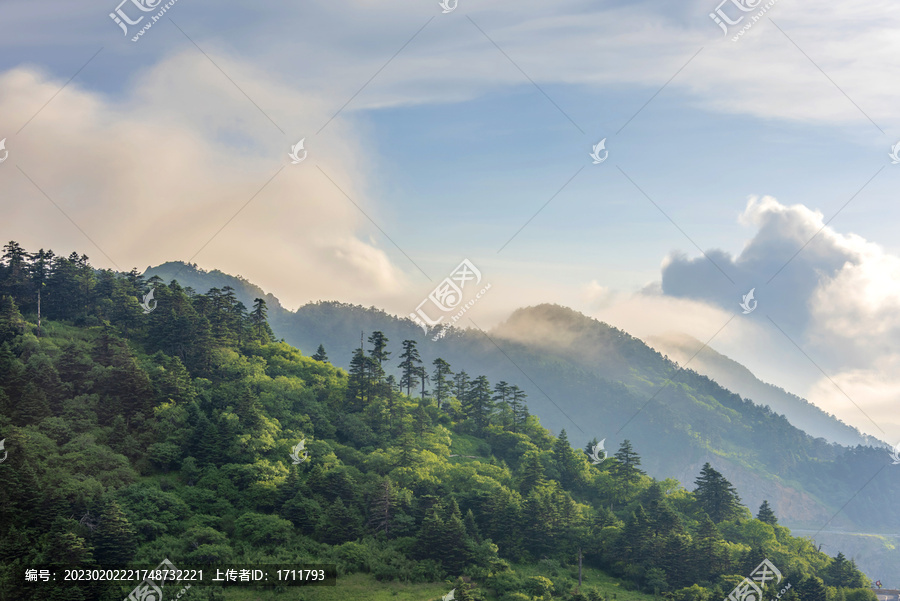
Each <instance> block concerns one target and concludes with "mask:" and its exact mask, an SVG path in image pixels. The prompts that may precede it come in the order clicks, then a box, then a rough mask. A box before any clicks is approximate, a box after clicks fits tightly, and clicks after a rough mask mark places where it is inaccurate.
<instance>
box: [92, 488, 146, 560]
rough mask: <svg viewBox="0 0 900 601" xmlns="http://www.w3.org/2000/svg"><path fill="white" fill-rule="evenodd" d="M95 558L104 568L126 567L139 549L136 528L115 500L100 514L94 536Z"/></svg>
mask: <svg viewBox="0 0 900 601" xmlns="http://www.w3.org/2000/svg"><path fill="white" fill-rule="evenodd" d="M91 538H92V542H93V544H94V556H95V557H96V558H97V562H98V563H99V564H100V565H102V566H124V565H126V564H127V563H128V561H129V560H131V558H132V556H133V555H134V552H135V550H136V549H137V538H136V532H135V530H134V526H132V525H131V522H129V521H128V518H127V517H126V516H125V512H123V511H122V508H121V507H119V504H118V503H117V502H116V501H115V500H110V501H108V502H107V503H106V504H105V506H104V507H103V510H102V511H101V513H100V525H99V526H97V529H96V530H95V531H94V533H93V535H92V537H91Z"/></svg>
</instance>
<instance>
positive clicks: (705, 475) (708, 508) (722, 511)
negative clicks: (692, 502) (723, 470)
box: [694, 462, 741, 524]
mask: <svg viewBox="0 0 900 601" xmlns="http://www.w3.org/2000/svg"><path fill="white" fill-rule="evenodd" d="M694 484H696V485H697V488H696V489H695V490H694V496H695V497H696V498H697V502H698V503H699V504H700V507H701V508H702V509H703V510H704V511H705V512H706V513H707V515H709V517H710V519H712V521H713V522H715V523H717V524H718V523H719V522H723V521H725V520H730V519H733V518H736V517H738V516H739V515H740V512H741V498H740V497H739V496H738V494H737V490H736V489H735V488H734V487H733V486H732V485H731V482H729V481H728V480H726V479H725V477H724V476H722V474H720V473H719V472H717V471H716V470H715V469H713V467H712V466H711V465H710V464H709V463H708V462H707V463H706V464H704V465H703V469H702V470H700V476H699V477H698V478H697V480H696V481H695V482H694Z"/></svg>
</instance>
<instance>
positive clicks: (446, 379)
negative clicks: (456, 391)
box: [431, 357, 453, 409]
mask: <svg viewBox="0 0 900 601" xmlns="http://www.w3.org/2000/svg"><path fill="white" fill-rule="evenodd" d="M431 364H432V365H434V373H433V375H432V377H431V383H432V388H433V391H434V400H435V401H436V402H437V404H438V407H440V408H442V409H444V408H445V407H444V401H446V400H447V398H448V397H449V396H450V387H451V383H450V376H452V375H453V372H452V371H450V364H449V363H447V362H446V361H444V360H443V359H441V358H440V357H439V358H437V359H435V360H434V361H432V362H431Z"/></svg>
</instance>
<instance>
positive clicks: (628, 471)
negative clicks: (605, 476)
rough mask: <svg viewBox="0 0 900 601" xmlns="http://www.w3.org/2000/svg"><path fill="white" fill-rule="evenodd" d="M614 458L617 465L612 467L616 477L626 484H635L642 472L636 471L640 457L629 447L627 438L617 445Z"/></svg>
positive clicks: (629, 443) (629, 442)
mask: <svg viewBox="0 0 900 601" xmlns="http://www.w3.org/2000/svg"><path fill="white" fill-rule="evenodd" d="M614 457H615V458H616V460H617V463H616V464H615V466H614V467H613V470H614V473H615V475H616V476H617V477H619V478H620V479H622V480H623V481H624V482H625V483H626V484H629V483H634V482H637V481H638V480H639V479H640V477H641V475H643V473H644V472H642V471H641V470H639V469H638V466H639V465H640V464H641V457H640V455H638V454H637V453H636V452H635V450H634V448H633V447H632V446H631V441H630V440H628V439H627V438H626V439H625V440H623V441H622V444H621V445H619V450H618V451H616V454H615V455H614Z"/></svg>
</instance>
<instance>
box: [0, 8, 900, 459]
mask: <svg viewBox="0 0 900 601" xmlns="http://www.w3.org/2000/svg"><path fill="white" fill-rule="evenodd" d="M169 5H170V6H169ZM169 5H167V4H164V3H162V2H160V0H126V2H124V3H122V4H117V2H115V1H111V2H106V1H96V0H89V1H86V2H82V3H78V4H77V5H74V4H72V3H71V2H61V1H45V2H41V3H34V2H30V1H29V2H26V1H24V0H22V1H20V0H6V1H5V2H3V3H2V4H0V139H4V138H5V144H4V146H5V149H4V150H0V158H2V157H3V156H4V153H6V152H8V153H9V154H8V155H7V156H6V159H5V160H3V162H2V163H0V239H2V240H3V241H4V242H5V241H7V240H16V241H18V242H19V243H21V244H22V245H23V246H25V248H26V249H28V250H36V249H37V248H52V249H53V250H54V251H56V252H57V253H65V254H68V253H69V252H71V251H73V250H75V251H78V252H79V253H85V254H87V255H88V256H89V257H90V258H91V261H92V263H93V264H94V265H96V266H99V267H103V268H112V269H119V270H125V271H127V270H129V269H131V268H132V267H137V268H139V269H144V268H146V267H148V266H151V265H158V264H160V263H163V262H165V261H175V260H182V261H192V262H196V263H198V264H199V265H200V266H201V267H203V268H206V269H221V270H222V271H225V272H228V273H232V274H235V275H242V276H243V277H246V278H248V279H250V280H251V281H253V282H254V283H256V284H258V285H259V286H261V287H262V288H263V289H265V290H266V291H267V292H271V293H273V294H275V295H276V296H277V297H278V298H279V299H281V301H282V302H283V304H285V306H287V307H289V308H296V307H298V306H300V305H301V304H303V303H306V302H310V301H316V300H340V301H344V302H352V303H358V304H363V305H366V306H377V307H381V308H384V309H385V310H387V311H389V312H391V313H395V314H397V315H404V316H405V315H408V314H409V313H411V312H413V311H414V310H415V309H416V307H417V306H419V304H420V303H421V302H422V300H423V299H425V298H427V295H428V294H429V293H430V292H431V291H432V290H433V289H435V287H436V286H439V284H440V283H441V281H442V280H443V279H444V278H446V277H448V276H449V275H450V274H451V272H452V271H453V270H454V268H456V266H457V265H459V264H460V262H461V261H462V260H463V259H468V260H469V261H471V263H472V264H473V265H476V266H477V268H478V270H479V271H480V273H481V275H482V278H483V282H485V283H490V285H491V288H490V290H489V292H488V293H487V294H485V295H483V298H479V299H478V302H477V304H475V305H474V306H473V307H472V308H471V309H470V310H469V311H468V312H467V313H466V318H471V321H469V322H468V323H467V324H466V325H469V326H473V324H477V326H478V327H481V328H490V327H492V326H494V325H496V324H498V323H499V322H501V321H502V320H503V319H504V318H505V317H506V316H507V315H508V314H509V313H510V312H511V311H512V310H513V309H515V308H517V307H521V306H528V305H535V304H538V303H544V302H550V303H558V304H561V305H565V306H569V307H572V308H575V309H577V310H579V311H582V312H584V313H586V314H588V315H592V316H595V317H597V318H598V319H602V320H604V321H607V322H609V323H611V324H612V325H616V326H618V327H621V328H623V329H625V330H627V331H629V332H630V333H632V334H634V335H637V336H650V335H655V334H661V333H665V332H667V331H683V332H686V333H688V334H691V335H693V336H695V337H696V338H698V339H699V340H701V341H703V342H707V343H708V344H709V345H710V346H711V347H712V348H714V349H715V350H717V351H719V352H722V353H724V354H726V355H728V356H730V357H732V358H734V359H735V360H737V361H740V362H741V363H743V364H745V365H746V366H748V367H749V368H750V369H751V370H753V371H754V373H756V374H757V375H758V376H759V377H760V378H762V379H764V380H766V381H769V382H772V383H774V384H777V385H779V386H782V387H784V388H786V389H787V390H789V391H791V392H794V393H796V394H799V395H801V396H804V397H806V398H809V399H810V400H811V401H813V402H815V403H816V404H818V405H819V406H821V407H822V408H824V409H826V410H827V411H830V412H832V413H835V414H836V415H837V416H839V417H840V418H841V419H843V420H844V421H845V422H847V423H850V424H852V425H855V426H857V427H859V428H860V429H861V430H863V431H865V432H867V433H869V434H873V435H875V436H878V437H879V438H881V439H883V440H886V441H887V442H889V443H891V444H894V443H896V442H898V440H900V418H898V417H897V416H896V413H897V412H896V410H895V409H894V403H895V402H896V398H897V395H898V393H900V375H898V374H900V369H897V368H898V367H900V336H898V333H900V332H898V328H900V317H898V316H900V237H898V236H897V235H896V233H897V223H898V217H900V206H898V205H897V203H896V202H892V201H894V200H895V198H896V194H895V190H896V189H897V184H898V182H900V158H898V159H897V163H898V164H894V163H893V160H892V158H891V156H890V154H891V152H892V149H893V147H894V145H895V144H897V143H898V141H900V122H898V119H900V118H898V114H897V111H896V106H898V100H900V81H898V80H897V78H896V77H893V75H894V74H896V73H897V72H898V67H900V35H898V26H900V6H898V5H897V4H896V3H892V2H888V1H887V0H875V1H873V2H868V3H865V4H864V5H859V4H849V3H834V4H828V5H816V6H815V7H811V6H810V5H809V4H808V3H798V2H796V0H777V1H774V3H773V2H772V0H769V2H767V3H763V2H761V1H760V0H727V1H726V2H723V3H722V4H716V3H715V2H712V1H707V0H687V1H685V2H680V3H672V2H662V1H650V0H648V1H645V2H598V1H591V2H586V1H574V0H573V1H570V0H560V1H557V2H553V3H546V2H537V1H532V0H518V1H512V0H495V1H481V2H474V1H471V0H458V2H453V1H451V0H447V2H446V3H445V6H444V7H442V6H441V5H440V4H439V3H438V2H437V1H436V0H434V1H432V0H415V1H412V0H399V1H395V2H392V3H384V2H373V1H371V0H366V1H363V0H359V1H346V2H333V1H332V2H326V1H324V0H321V1H320V0H307V1H305V2H301V3H291V4H282V3H271V5H267V4H264V5H256V4H248V3H241V2H234V1H231V0H220V1H217V2H211V1H207V0H177V1H175V2H169ZM164 6H168V7H167V8H166V9H165V10H166V12H165V13H164V14H163V15H162V17H161V18H159V19H158V20H157V21H156V22H153V23H152V26H151V27H150V28H149V29H146V30H145V31H144V32H143V33H142V34H141V36H140V37H137V38H134V36H135V35H136V34H137V32H138V31H140V30H141V28H142V27H144V26H145V25H146V24H147V23H150V22H151V20H152V17H153V16H154V15H157V14H158V13H159V11H161V10H163V7H164ZM451 8H452V10H450V9H451ZM144 9H146V10H144ZM117 10H119V11H120V13H118V16H119V17H120V19H121V18H125V19H126V21H127V20H130V21H132V22H134V21H138V19H139V18H140V19H141V20H140V22H138V23H136V24H134V25H127V27H126V28H127V34H126V32H125V31H123V29H122V28H120V26H119V25H118V24H117V23H116V22H115V21H114V20H113V18H111V17H110V14H113V15H116V14H117V13H116V11H117ZM444 10H447V12H444ZM717 11H718V12H717ZM711 13H712V14H718V15H719V16H720V18H721V17H722V16H724V17H727V21H731V22H734V21H737V20H738V18H739V17H740V18H741V20H740V22H738V23H736V24H734V25H731V26H727V27H726V29H727V33H726V32H723V30H722V29H721V28H720V27H719V25H717V24H716V22H715V21H714V20H713V19H712V18H711V17H710V14H711ZM756 17H758V18H756ZM754 18H756V20H755V21H754V20H753V19H754ZM747 25H750V27H749V28H748V29H745V30H744V31H743V33H742V34H740V35H739V37H737V38H736V39H734V38H735V36H738V34H739V32H740V31H742V29H743V28H745V27H746V26H747ZM133 39H136V40H137V41H132V40H133ZM301 140H302V141H303V148H302V150H299V149H298V152H297V154H296V155H295V156H297V158H301V157H302V158H303V160H302V161H300V162H296V163H294V161H293V159H292V158H291V157H290V156H289V152H290V151H291V149H292V148H293V147H296V144H297V143H298V142H300V141H301ZM601 141H603V142H604V148H603V149H600V150H598V152H597V155H596V156H597V157H598V158H603V159H604V160H603V161H601V162H597V163H596V164H595V162H594V160H593V159H592V157H591V156H590V153H591V152H592V150H593V147H594V146H595V145H597V144H598V143H600V142H601ZM606 153H608V154H606ZM751 289H752V290H753V291H754V296H753V299H752V300H749V301H748V303H747V305H746V306H748V307H751V306H752V307H755V308H754V310H753V311H752V312H750V313H746V314H745V313H744V311H743V309H742V307H741V306H740V304H741V302H742V301H743V297H744V295H746V294H748V292H749V291H750V290H751ZM465 294H466V295H469V294H470V292H469V291H468V290H466V291H465ZM466 298H467V299H468V298H469V297H468V296H466ZM754 303H756V304H754ZM473 327H474V326H473ZM688 367H690V366H689V365H688Z"/></svg>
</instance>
